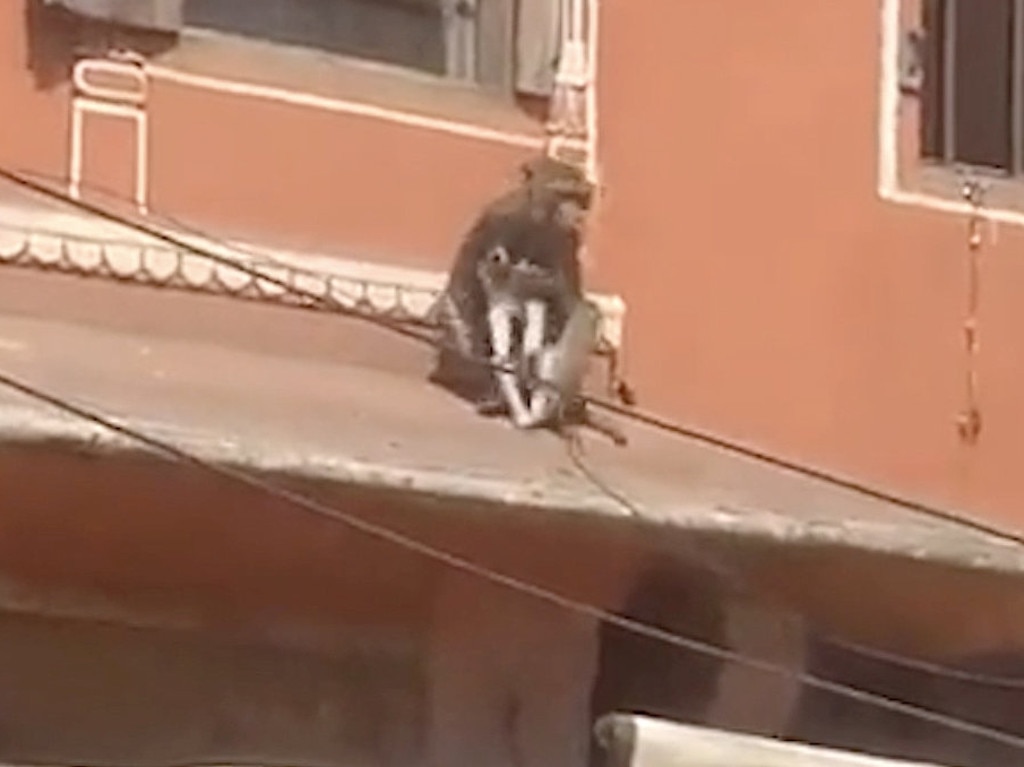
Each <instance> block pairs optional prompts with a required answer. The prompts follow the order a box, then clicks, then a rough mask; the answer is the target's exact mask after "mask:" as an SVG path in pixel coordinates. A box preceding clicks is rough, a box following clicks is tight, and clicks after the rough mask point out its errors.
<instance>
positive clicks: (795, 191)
mask: <svg viewBox="0 0 1024 767" xmlns="http://www.w3.org/2000/svg"><path fill="white" fill-rule="evenodd" d="M603 7H604V9H605V10H604V17H603V19H602V26H601V29H602V38H601V56H600V64H601V69H600V73H599V82H600V107H601V112H600V114H601V133H600V139H601V155H600V156H601V159H602V163H603V169H604V174H605V175H604V180H605V182H606V184H607V187H608V193H607V197H606V199H605V200H604V203H603V205H602V216H601V221H600V224H599V226H600V238H599V240H598V244H599V248H598V252H597V260H598V263H599V264H600V269H601V272H600V281H601V283H602V284H603V285H609V286H614V287H615V288H616V289H617V290H619V291H621V292H622V294H623V295H624V296H625V298H626V300H627V302H628V305H629V315H628V322H627V326H626V329H627V341H626V355H627V358H628V363H629V370H630V373H631V375H632V376H633V377H634V378H635V380H636V382H637V384H638V386H639V389H640V395H641V397H642V398H644V400H645V404H646V405H648V406H649V407H651V408H653V409H656V410H661V411H666V412H669V413H671V414H672V415H673V416H675V417H677V418H679V419H682V420H684V421H686V422H688V423H691V424H696V425H699V426H703V427H707V428H711V429H715V430H717V431H720V432H724V433H725V434H728V435H730V436H732V437H734V438H738V439H741V440H744V441H746V442H750V443H754V444H757V445H760V446H764V447H768V448H771V449H774V450H776V451H778V452H779V453H782V454H785V455H788V456H793V457H796V458H798V459H801V460H803V461H806V462H812V463H814V464H818V465H824V466H826V467H830V468H832V469H836V470H840V471H844V472H846V473H850V474H854V475H857V476H860V477H864V478H867V479H869V480H871V481H873V482H877V483H884V484H886V485H890V486H892V487H894V488H896V489H899V490H901V491H903V492H909V493H915V494H917V495H920V496H922V497H925V498H929V499H933V500H936V501H941V502H945V503H947V504H957V505H962V506H963V507H965V508H968V509H970V510H972V511H976V512H978V513H983V514H985V515H987V516H989V517H990V518H992V519H998V520H1000V521H1004V522H1011V523H1016V524H1024V509H1022V508H1020V506H1021V501H1024V473H1022V472H1020V471H1019V469H1018V468H1017V459H1016V457H1017V456H1018V455H1020V454H1021V452H1022V449H1024V429H1022V428H1021V426H1022V421H1024V407H1022V402H1021V398H1020V394H1019V393H1020V392H1021V391H1022V390H1024V387H1022V384H1024V369H1022V363H1021V362H1020V360H1021V352H1020V348H1021V345H1020V341H1019V332H1020V330H1019V329H1020V328H1021V327H1024V305H1022V304H1021V302H1020V299H1019V295H1020V294H1019V291H1020V290H1021V289H1022V287H1024V261H1022V260H1021V259H1020V252H1021V245H1022V244H1024V236H1022V233H1021V232H1020V231H1019V230H1014V229H1011V228H1005V227H1004V228H1002V229H1001V230H1000V231H999V244H998V246H996V247H990V246H986V250H985V251H984V259H985V260H984V265H983V272H982V282H983V286H982V291H983V293H982V296H983V297H982V308H981V318H980V322H981V333H982V347H981V359H980V380H981V407H982V411H983V416H984V431H983V433H982V436H981V440H980V443H979V444H978V445H977V446H975V447H967V446H964V445H962V444H961V443H960V442H959V438H958V435H957V431H956V425H955V419H956V416H957V414H958V412H959V411H960V409H961V407H962V405H963V389H964V369H965V368H964V354H963V336H962V330H961V323H962V321H963V312H964V307H965V305H966V300H967V292H966V281H965V275H966V261H965V254H966V224H965V222H964V220H962V219H957V218H956V217H950V216H945V215H942V214H936V213H931V212H927V211H923V210H918V209H911V208H906V207H895V206H893V205H890V204H887V203H883V202H881V201H880V200H879V199H878V197H877V195H876V184H877V179H876V168H877V115H878V99H879V34H880V27H879V22H880V13H879V3H877V2H865V1H864V0H832V1H831V2H819V1H818V0H774V1H773V2H771V3H763V2H762V3H758V2H754V1H753V0H685V1H681V0H645V1H644V3H643V4H642V10H641V4H639V3H620V2H614V0H606V2H605V3H604V6H603Z"/></svg>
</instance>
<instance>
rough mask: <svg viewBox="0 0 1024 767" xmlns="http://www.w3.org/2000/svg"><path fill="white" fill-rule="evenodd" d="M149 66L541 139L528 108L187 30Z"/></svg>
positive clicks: (398, 73)
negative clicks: (368, 105)
mask: <svg viewBox="0 0 1024 767" xmlns="http://www.w3.org/2000/svg"><path fill="white" fill-rule="evenodd" d="M151 62H152V63H153V64H155V65H157V66H161V67H166V68H168V69H174V70H177V71H180V72H185V73H188V74H193V75H198V76H202V77H211V78H217V79H223V80H226V81H230V82H233V83H239V82H241V83H246V84H251V85H254V86H262V87H269V88H280V89H283V90H287V91H292V92H301V93H304V94H310V95H314V96H318V97H322V98H327V99H337V100H339V101H353V102H359V103H365V104H371V105H374V106H378V107H383V108H387V109H393V110H397V111H405V112H410V113H414V114H417V115H423V116H427V117H433V118H439V119H444V120H451V121H456V122H460V123H466V124H470V125H473V126H479V127H481V128H485V129H489V130H496V131H502V132H505V133H512V134H517V135H522V136H524V137H536V138H537V139H538V140H539V139H541V138H542V137H543V135H544V128H543V124H542V123H541V121H539V120H538V119H537V118H536V116H531V115H530V114H528V112H527V110H528V109H529V105H526V104H520V103H518V100H517V99H515V98H513V97H510V96H507V95H504V94H498V93H493V92H488V91H486V90H484V89H481V88H478V87H475V86H472V85H466V84H462V83H457V82H452V81H449V80H443V79H441V78H437V77H434V76H431V75H428V74H423V73H419V72H416V71H414V70H407V69H402V68H400V67H392V66H388V65H384V64H377V63H375V62H368V61H364V60H360V59H354V58H349V57H345V56H340V55H336V54H330V53H322V52H318V51H313V50H308V49H304V48H298V47H291V46H285V45H278V44H272V43H265V42H261V41H257V40H249V39H243V38H238V37H234V36H230V35H223V34H218V33H214V32H207V31H198V30H187V31H186V32H185V33H184V34H182V36H181V39H180V43H179V44H178V45H177V46H175V47H174V48H173V49H172V50H170V51H168V52H166V53H162V54H159V55H157V56H154V57H153V58H152V59H151ZM531 111H532V110H531Z"/></svg>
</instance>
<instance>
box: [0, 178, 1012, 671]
mask: <svg viewBox="0 0 1024 767" xmlns="http://www.w3.org/2000/svg"><path fill="white" fill-rule="evenodd" d="M31 175H35V176H38V177H40V178H47V179H49V180H51V181H52V180H61V179H57V177H54V176H47V175H46V174H35V173H34V174H31ZM0 177H3V178H6V179H8V180H9V181H11V182H13V183H15V184H17V185H20V186H22V187H24V188H27V189H29V190H31V191H33V192H36V193H39V194H42V195H44V196H46V197H49V198H52V199H55V200H57V201H58V202H60V203H62V204H66V205H70V206H72V207H76V208H79V209H81V210H84V211H85V212H87V213H90V214H92V215H95V216H97V217H98V218H102V219H104V220H107V221H110V222H112V223H115V224H117V225H120V226H123V227H125V228H128V229H132V230H135V231H138V232H141V233H143V234H146V235H148V236H151V237H154V238H156V239H158V240H160V241H163V242H165V243H166V244H169V245H171V246H172V247H175V248H178V249H180V250H183V251H185V252H188V253H191V254H193V255H197V256H199V257H202V258H206V259H208V260H210V261H212V262H214V263H217V264H220V265H224V266H228V267H230V268H233V269H236V270H238V271H240V272H242V273H244V274H247V275H248V276H251V277H253V278H255V279H260V280H264V281H267V282H269V283H271V284H274V285H275V286H277V287H280V288H282V289H283V290H285V291H287V292H289V293H291V294H292V295H296V296H299V297H300V298H303V299H305V300H307V301H309V302H310V303H313V304H315V305H321V306H325V307H326V308H328V309H331V310H334V311H337V312H338V313H340V314H342V315H343V316H347V317H352V318H355V319H358V320H362V321H365V322H369V323H370V324H373V325H376V326H379V327H383V328H385V329H387V330H390V331H392V332H395V333H398V334H399V335H401V336H403V337H406V338H409V339H411V340H414V341H417V342H420V343H424V344H428V345H431V346H433V347H435V348H438V347H439V348H445V349H447V350H450V351H452V352H454V353H456V354H460V355H462V356H467V355H465V354H464V353H463V352H462V350H460V349H458V348H457V347H455V346H452V345H446V344H443V343H441V342H438V341H436V340H435V339H432V338H430V337H428V336H426V335H424V334H421V333H417V332H416V331H413V330H411V329H410V328H408V327H406V326H405V325H403V324H402V323H400V322H398V321H395V320H391V319H388V318H384V317H379V316H375V315H371V314H366V313H363V312H360V311H358V310H355V309H351V308H349V307H347V306H345V305H343V304H341V303H339V302H337V301H335V300H333V299H331V298H330V297H327V296H323V295H320V294H317V293H314V292H312V291H308V290H303V289H301V288H299V287H297V286H295V285H293V284H292V283H290V282H288V281H287V280H282V279H280V278H278V277H275V276H274V275H270V274H266V273H264V272H262V271H261V270H259V269H257V268H253V267H250V266H248V265H246V264H243V263H240V262H239V261H237V260H236V259H233V258H230V257H227V256H222V255H220V254H217V253H213V252H210V251H208V250H207V249H205V248H201V247H199V246H196V245H194V244H192V243H189V242H186V241H184V240H182V239H180V238H179V237H176V236H174V235H172V234H169V233H167V232H164V231H161V230H158V229H154V228H153V227H151V226H148V225H146V224H143V223H141V222H138V221H135V220H133V219H131V218H129V217H127V216H122V215H120V214H117V213H114V212H112V211H109V210H107V209H105V208H103V207H102V206H98V205H94V204H92V203H89V202H85V201H81V200H75V199H73V198H70V197H68V196H67V195H65V194H63V193H61V192H58V191H56V190H54V189H51V188H50V187H48V186H46V185H44V184H40V183H37V182H34V181H32V180H31V179H29V178H27V174H25V173H20V172H14V171H10V170H7V169H4V168H2V167H0ZM95 189H96V190H97V191H99V192H100V193H102V194H104V195H107V196H109V197H111V198H115V199H121V198H118V197H117V195H116V194H114V193H113V192H111V191H110V190H107V189H103V188H101V187H95ZM164 218H166V219H167V220H168V221H170V222H171V223H172V224H173V225H174V226H176V227H178V228H180V229H183V230H186V231H190V232H191V233H192V234H193V235H196V236H200V237H204V238H206V239H208V240H209V239H210V238H209V237H208V235H206V234H205V233H203V232H201V231H200V230H198V229H195V228H191V227H189V226H187V225H185V224H183V223H182V222H180V221H178V220H176V219H174V218H171V217H164ZM211 241H214V242H216V241H215V240H211ZM217 244H221V245H223V246H225V247H231V249H235V248H234V246H229V244H228V243H217ZM235 250H237V249H235ZM471 359H472V358H471ZM475 361H476V362H478V363H479V364H481V365H482V366H487V367H490V368H492V369H497V370H505V368H504V367H502V366H500V365H497V364H495V363H493V362H491V361H490V360H480V359H476V360H475ZM581 399H583V400H584V401H586V402H588V403H589V404H592V405H594V406H596V407H603V408H605V409H606V410H609V411H611V412H614V413H616V414H617V415H620V416H621V417H624V418H627V419H631V420H634V421H637V422H640V423H644V424H646V425H648V426H652V427H654V428H657V429H660V430H662V431H665V432H668V433H671V434H675V435H677V436H682V437H686V438H691V439H694V440H697V441H700V442H703V443H705V444H709V445H712V446H714V447H718V448H721V449H725V450H728V451H731V452H733V453H738V454H740V455H744V456H746V457H749V458H753V459H755V460H759V461H761V462H764V463H767V464H770V465H773V466H775V467H778V468H783V469H787V470H790V471H794V472H797V473H800V474H803V475H804V476H809V477H812V478H816V479H819V480H821V481H824V482H827V483H830V484H833V485H838V486H841V487H844V488H846V489H849V490H852V491H855V492H859V493H862V494H865V495H868V496H871V497H874V498H876V499H879V500H883V501H886V502H890V503H893V504H895V505H899V506H902V507H905V508H909V509H911V510H916V511H919V512H921V513H924V514H926V515H929V516H933V517H939V518H942V519H945V520H946V521H949V522H953V523H955V524H959V525H964V526H968V527H972V528H974V529H976V530H979V531H980V532H983V533H987V534H990V535H994V536H997V537H1000V538H1004V539H1008V540H1010V541H1012V542H1014V543H1024V536H1020V537H1018V536H1016V535H1014V534H1012V533H1009V532H1006V531H1003V530H999V529H996V528H990V527H989V526H987V525H983V526H981V527H978V526H977V525H976V524H974V523H973V522H972V521H970V520H967V519H964V518H962V517H960V516H959V515H956V514H955V513H953V512H947V511H943V510H940V509H935V508H933V507H930V506H927V505H924V504H920V503H917V502H915V501H911V500H907V499H904V498H901V497H898V496H895V495H890V494H888V493H885V492H883V491H879V490H876V489H874V488H870V487H868V486H865V485H862V484H860V483H856V482H852V481H849V480H845V479H842V478H838V477H837V476H836V475H833V474H829V473H826V472H822V471H819V470H817V469H813V468H810V467H807V466H803V465H799V464H795V463H791V462H788V461H786V460H784V459H780V458H777V457H776V456H773V455H771V454H769V453H766V452H763V451H758V450H755V449H753V448H749V447H746V446H743V445H739V444H737V443H734V442H731V441H729V440H726V439H724V438H721V437H718V436H717V435H713V434H710V433H708V432H703V431H698V430H695V429H691V428H688V427H684V426H681V425H679V424H676V423H674V422H672V421H669V420H668V419H665V418H662V417H660V416H657V415H655V414H648V413H643V412H641V411H638V410H636V409H633V408H629V409H627V408H624V407H621V406H618V405H615V404H613V403H610V402H607V401H604V400H601V399H598V398H595V397H581ZM569 458H570V460H571V461H572V463H573V464H574V465H575V466H576V468H577V469H578V470H579V471H580V472H581V474H583V476H584V477H585V478H586V479H587V480H588V481H590V482H591V483H592V484H593V485H594V486H595V488H597V489H598V490H599V491H600V492H601V493H603V494H605V495H606V496H608V497H609V498H610V499H611V500H613V501H614V502H616V503H618V504H619V505H620V506H622V508H624V509H626V510H627V511H628V512H630V513H631V514H632V515H634V516H641V517H642V516H643V510H642V509H641V508H639V507H638V506H637V505H636V504H635V503H634V502H632V501H631V500H630V499H629V498H628V497H626V496H625V495H624V494H622V493H621V492H619V491H617V490H615V489H614V488H612V487H611V486H610V485H609V484H608V483H607V482H606V481H604V479H603V478H602V477H600V476H599V474H598V473H597V472H595V471H594V470H593V469H592V468H591V467H590V466H588V465H587V463H586V461H585V459H584V458H583V457H582V456H581V455H579V454H578V453H577V452H575V451H574V450H573V449H572V446H571V445H570V449H569ZM690 556H691V557H692V558H693V559H695V560H696V561H697V562H699V563H700V564H701V565H702V566H703V567H705V568H706V569H709V570H711V571H713V572H715V573H716V574H717V575H720V576H722V577H724V578H726V579H727V580H728V581H730V582H731V583H733V584H734V585H736V584H739V586H740V588H741V589H742V590H746V591H748V593H749V589H745V588H744V587H745V586H746V584H745V583H741V582H740V579H738V578H737V577H736V573H735V572H734V571H732V570H730V569H729V568H727V567H724V566H722V565H721V564H720V563H718V562H715V561H712V560H711V559H710V558H708V557H707V556H704V555H703V554H701V553H700V552H698V551H696V550H695V549H693V548H692V547H691V551H690ZM799 618H801V616H799V615H791V619H799ZM820 638H821V639H823V640H824V641H826V642H828V643H829V644H833V645H835V646H837V647H844V648H846V649H850V650H852V651H854V652H856V653H858V654H862V655H865V656H867V657H871V658H874V659H876V660H881V661H883V662H887V663H891V664H894V665H901V666H904V667H907V668H912V669H917V670H919V671H923V672H926V673H931V674H934V675H938V676H945V677H948V678H952V679H960V680H966V681H973V682H976V683H980V684H987V685H992V686H1000V687H1009V688H1024V679H1016V678H1012V677H1005V676H999V675H986V674H977V673H973V672H966V671H962V670H959V669H954V668H950V667H948V666H944V665H941V664H936V663H931V662H929V661H925V660H921V659H917V658H909V657H906V656H902V655H898V654H896V653H887V652H885V651H883V650H878V649H875V648H871V647H867V646H864V645H860V644H858V643H854V642H849V641H847V640H840V639H838V638H836V637H832V636H826V635H824V634H821V635H820Z"/></svg>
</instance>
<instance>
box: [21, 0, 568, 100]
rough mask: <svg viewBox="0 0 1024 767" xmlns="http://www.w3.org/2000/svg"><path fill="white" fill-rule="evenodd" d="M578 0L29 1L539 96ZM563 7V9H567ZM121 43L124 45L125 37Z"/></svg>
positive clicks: (95, 17)
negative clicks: (564, 21) (566, 19)
mask: <svg viewBox="0 0 1024 767" xmlns="http://www.w3.org/2000/svg"><path fill="white" fill-rule="evenodd" d="M580 2H583V0H119V2H113V0H36V1H35V2H34V3H32V5H31V6H30V7H31V8H37V7H38V8H56V9H60V10H61V11H62V12H65V13H70V14H71V15H72V16H74V17H76V18H79V19H83V20H88V22H89V23H90V24H98V25H99V28H100V29H101V30H102V29H105V30H106V31H107V32H112V31H113V30H117V31H118V33H119V35H120V37H124V36H125V34H127V32H129V31H130V32H131V34H132V35H137V34H138V33H141V32H143V31H145V32H146V33H147V34H148V33H154V34H156V35H157V37H159V38H160V39H161V40H162V41H164V42H168V41H173V40H174V39H176V37H177V35H178V34H180V32H181V31H182V29H183V28H185V29H189V28H191V29H193V30H208V31H213V32H219V33H223V34H227V35H232V36H236V37H243V38H249V39H253V40H260V41H263V42H269V43H279V44H283V45H289V46H296V47H299V48H306V49H309V50H312V51H318V52H321V53H325V54H328V55H330V54H339V55H343V56H350V57H355V58H361V59H365V60H371V61H377V62H381V63H384V64H389V65H393V66H398V67H403V68H406V69H412V70H417V71H420V72H424V73H429V74H431V75H436V76H439V77H444V78H449V79H454V80H459V81H462V82H470V83H476V84H478V85H481V86H484V87H486V88H488V89H491V90H496V91H501V92H504V93H507V94H510V95H511V94H513V93H516V94H520V95H528V96H534V97H537V96H539V97H542V98H546V97H548V96H550V95H551V92H552V89H553V85H554V74H555V68H556V66H557V63H558V55H559V46H560V40H561V32H562V30H561V28H560V25H561V20H562V17H563V15H567V14H569V12H570V11H571V10H572V8H573V7H574V4H575V3H580ZM569 15H571V14H569ZM127 47H133V46H131V45H128V46H127Z"/></svg>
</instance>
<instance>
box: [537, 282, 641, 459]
mask: <svg viewBox="0 0 1024 767" xmlns="http://www.w3.org/2000/svg"><path fill="white" fill-rule="evenodd" d="M600 323H601V310H600V309H599V308H598V307H597V305H596V304H594V303H593V302H592V301H590V300H588V299H586V298H584V297H583V296H582V295H579V296H576V300H575V301H574V302H573V306H572V308H571V310H570V311H569V315H568V319H567V320H566V322H565V325H564V327H563V328H562V330H561V334H560V335H559V336H558V338H557V339H556V340H555V341H554V342H553V343H549V344H546V345H544V346H542V347H541V348H540V349H539V350H538V351H536V352H533V353H532V354H524V355H523V358H522V362H521V368H520V373H519V374H520V378H521V379H522V380H523V381H525V382H526V384H527V388H528V390H529V392H530V397H529V415H528V418H527V419H526V420H523V421H521V422H520V424H519V425H520V426H521V427H523V428H536V427H538V426H548V427H551V428H553V429H554V430H555V431H556V432H558V433H559V434H561V435H563V436H567V432H566V429H567V427H569V426H571V425H585V426H589V427H590V428H592V429H594V430H595V431H598V432H600V433H602V434H604V435H605V436H607V437H608V438H609V439H611V441H612V442H613V443H614V444H616V445H618V446H619V447H625V446H626V444H627V442H628V441H627V439H626V435H625V434H624V433H623V432H622V431H621V430H620V429H618V428H617V427H616V426H614V425H613V424H612V423H611V422H610V421H608V420H606V419H604V418H600V417H598V416H597V415H596V414H595V413H594V412H593V411H591V410H590V409H589V408H588V407H587V403H586V402H585V401H584V400H582V399H580V397H579V395H580V393H581V391H582V389H583V379H584V377H585V376H586V373H587V367H588V362H589V360H590V354H591V352H592V351H593V349H594V344H595V342H596V340H597V334H598V330H599V329H600Z"/></svg>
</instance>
